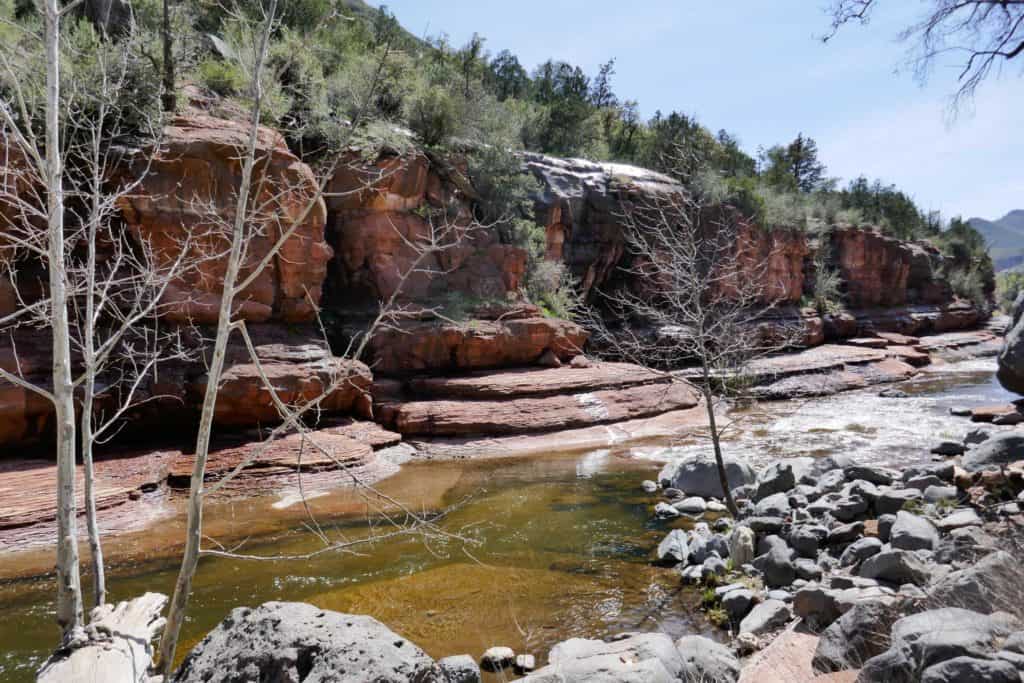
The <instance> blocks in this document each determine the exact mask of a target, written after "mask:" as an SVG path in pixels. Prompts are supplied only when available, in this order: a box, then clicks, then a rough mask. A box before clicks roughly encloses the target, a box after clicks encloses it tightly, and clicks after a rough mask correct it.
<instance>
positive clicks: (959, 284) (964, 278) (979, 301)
mask: <svg viewBox="0 0 1024 683" xmlns="http://www.w3.org/2000/svg"><path fill="white" fill-rule="evenodd" d="M949 286H950V287H951V288H952V289H953V293H954V294H956V295H957V296H959V297H960V298H962V299H967V300H968V301H970V302H971V303H973V304H974V305H975V307H977V308H979V309H986V308H988V303H989V300H988V295H987V294H986V293H985V283H984V279H983V278H982V275H981V273H980V272H979V271H978V270H977V269H975V268H957V269H954V270H953V271H951V272H950V273H949Z"/></svg>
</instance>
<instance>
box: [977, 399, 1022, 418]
mask: <svg viewBox="0 0 1024 683" xmlns="http://www.w3.org/2000/svg"><path fill="white" fill-rule="evenodd" d="M1015 413H1017V406H1015V405H1013V404H1012V403H1005V404H1000V405H992V406H980V407H978V408H973V409H971V421H972V422H992V421H993V420H995V419H996V418H1000V417H1005V416H1007V415H1013V414H1015Z"/></svg>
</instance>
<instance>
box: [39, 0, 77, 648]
mask: <svg viewBox="0 0 1024 683" xmlns="http://www.w3.org/2000/svg"><path fill="white" fill-rule="evenodd" d="M45 3H46V4H45V6H44V14H45V17H44V20H45V45H46V189H47V214H48V227H47V232H48V241H49V270H50V298H51V316H52V323H53V397H54V409H55V412H56V423H57V429H56V437H57V441H56V446H57V623H58V624H60V627H61V630H62V632H63V634H64V637H65V638H68V637H69V636H70V635H71V634H72V632H73V631H75V630H77V629H80V628H81V627H82V586H81V578H80V576H79V568H78V537H77V536H78V534H77V511H76V509H75V446H76V444H75V401H74V386H73V384H72V376H71V349H70V328H69V325H68V310H67V290H66V288H65V287H66V283H65V279H66V265H65V259H64V188H63V172H64V169H63V160H62V157H61V151H62V150H61V144H60V116H59V114H60V112H59V107H60V19H61V8H60V7H59V5H58V0H45Z"/></svg>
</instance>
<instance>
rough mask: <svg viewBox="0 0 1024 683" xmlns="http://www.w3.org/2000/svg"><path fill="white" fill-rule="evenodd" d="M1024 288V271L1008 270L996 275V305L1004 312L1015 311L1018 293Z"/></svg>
mask: <svg viewBox="0 0 1024 683" xmlns="http://www.w3.org/2000/svg"><path fill="white" fill-rule="evenodd" d="M1021 290H1024V273H1022V272H1019V271H1013V270H1008V271H1004V272H1002V273H999V275H997V276H996V306H998V307H999V310H1001V311H1002V312H1003V313H1006V314H1008V315H1009V314H1010V313H1012V312H1013V303H1014V301H1016V300H1017V295H1018V294H1020V292H1021Z"/></svg>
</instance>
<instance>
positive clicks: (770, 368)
mask: <svg viewBox="0 0 1024 683" xmlns="http://www.w3.org/2000/svg"><path fill="white" fill-rule="evenodd" d="M885 358H886V353H885V351H883V350H880V349H865V348H860V347H856V346H847V345H844V344H824V345H822V346H817V347H815V348H813V349H806V350H804V351H800V352H799V353H793V354H786V355H783V356H774V357H772V358H764V359H760V360H757V361H755V362H753V363H751V364H750V366H749V367H750V371H751V373H752V374H754V375H756V376H763V377H770V376H788V375H794V374H803V373H810V372H822V371H825V370H834V369H841V368H843V367H844V366H846V365H857V364H864V363H874V362H878V361H883V360H885Z"/></svg>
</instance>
